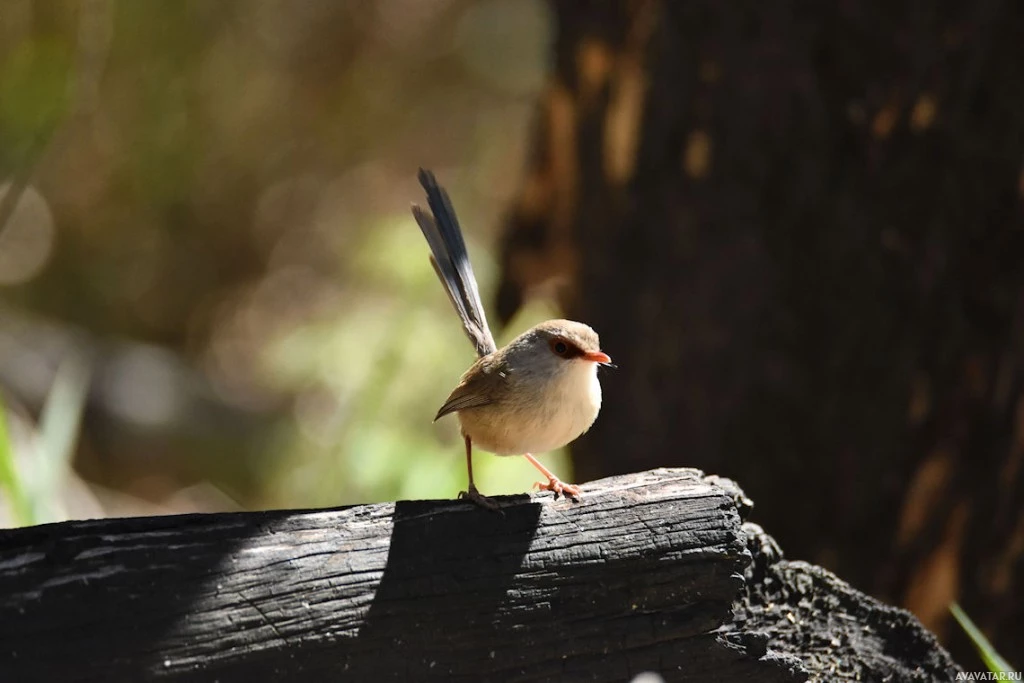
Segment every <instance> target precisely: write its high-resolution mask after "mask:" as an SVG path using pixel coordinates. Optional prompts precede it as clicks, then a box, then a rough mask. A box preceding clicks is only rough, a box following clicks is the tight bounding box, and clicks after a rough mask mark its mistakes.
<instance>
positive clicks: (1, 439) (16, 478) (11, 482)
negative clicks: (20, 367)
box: [0, 403, 35, 526]
mask: <svg viewBox="0 0 1024 683" xmlns="http://www.w3.org/2000/svg"><path fill="white" fill-rule="evenodd" d="M0 491H3V492H4V493H5V494H6V497H7V499H8V500H9V501H10V506H11V515H12V516H13V519H14V523H15V524H16V525H18V526H28V525H30V524H35V517H34V516H33V509H32V505H30V504H29V500H28V497H27V496H26V495H25V487H24V485H23V483H22V479H21V474H20V472H19V471H18V464H17V462H15V456H14V446H13V445H12V443H11V437H10V433H9V431H8V428H7V409H6V407H4V405H3V403H0Z"/></svg>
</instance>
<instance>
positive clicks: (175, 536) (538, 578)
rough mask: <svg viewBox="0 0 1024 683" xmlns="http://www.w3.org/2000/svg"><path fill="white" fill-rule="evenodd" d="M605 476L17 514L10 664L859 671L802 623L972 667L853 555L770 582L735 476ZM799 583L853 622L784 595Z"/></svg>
mask: <svg viewBox="0 0 1024 683" xmlns="http://www.w3.org/2000/svg"><path fill="white" fill-rule="evenodd" d="M584 492H585V494H586V495H585V497H584V499H583V502H582V503H579V504H572V503H569V502H566V501H555V500H553V499H552V498H551V496H550V494H544V495H542V496H538V497H535V498H530V497H528V496H519V497H510V498H507V499H505V500H504V506H503V509H502V513H501V514H500V515H499V514H495V513H492V512H487V511H483V510H480V509H477V508H475V507H473V506H471V505H469V504H466V503H460V502H455V501H420V502H399V503H396V504H380V505H368V506H360V507H353V508H347V509H340V510H324V511H306V512H295V511H281V512H263V513H237V514H222V515H188V516H173V517H160V518H144V519H115V520H102V521H90V522H68V523H63V524H54V525H45V526H40V527H33V528H27V529H20V530H10V531H3V532H0V672H2V675H0V680H3V681H17V682H19V683H20V682H22V681H103V682H104V683H108V682H117V681H133V682H134V681H141V680H181V681H220V682H221V683H229V682H231V681H247V682H248V681H254V680H274V681H324V680H409V681H419V680H502V681H505V680H508V681H543V680H560V681H574V680H588V681H624V680H629V678H630V677H631V676H633V675H635V674H637V673H639V672H642V671H645V670H654V671H658V672H659V673H661V674H662V675H663V676H664V677H665V678H666V680H668V681H716V680H729V681H737V680H738V681H766V682H768V683H771V682H774V681H801V680H806V679H808V676H810V677H811V680H838V679H835V678H832V677H831V675H832V674H831V673H830V670H832V671H834V669H835V667H836V666H837V665H838V662H839V659H838V658H837V657H832V658H829V657H827V652H826V653H821V652H819V651H818V649H816V647H808V648H807V650H806V651H802V650H801V649H800V647H798V645H799V638H800V637H804V638H805V639H806V641H807V643H809V644H810V645H812V646H813V645H815V644H816V643H818V642H819V641H820V639H822V638H825V639H826V640H828V639H831V638H833V637H842V638H843V639H844V642H847V643H854V644H855V645H856V646H851V647H849V648H846V649H844V650H837V654H841V656H842V659H843V660H844V661H845V663H844V664H843V666H844V667H846V668H845V669H844V671H857V672H858V673H859V674H860V677H859V680H883V679H884V680H896V679H899V680H919V681H947V680H951V678H952V673H953V672H955V670H956V669H955V666H954V665H953V664H952V662H951V661H950V660H949V659H948V656H947V655H945V653H944V652H943V651H942V650H941V648H939V647H938V646H937V645H936V643H935V641H934V639H933V638H932V637H931V636H930V634H928V633H927V632H926V631H924V630H923V629H922V628H921V627H920V625H919V624H917V622H916V621H915V620H914V619H913V618H912V617H910V616H909V615H908V614H906V613H905V612H901V611H899V610H890V611H891V612H893V613H897V614H899V615H901V616H900V619H901V621H900V622H899V624H897V625H896V626H895V627H894V625H893V624H892V623H890V622H888V621H881V622H878V623H873V622H870V621H867V620H865V619H863V618H862V617H863V616H864V614H865V612H864V611H863V610H864V609H868V608H870V609H875V608H872V607H871V606H875V607H876V608H877V609H883V608H881V606H879V605H877V603H875V602H874V601H872V600H871V599H869V598H866V597H865V596H863V595H860V594H858V593H856V592H855V591H852V590H851V589H849V587H847V586H845V585H843V584H842V583H841V582H840V581H839V580H838V579H835V578H834V577H832V578H833V583H832V584H828V583H827V582H826V583H820V585H817V586H809V585H808V584H807V582H806V581H803V580H802V579H800V578H799V577H797V578H796V579H794V580H793V581H792V585H793V587H787V584H786V580H785V579H782V580H780V578H779V577H780V576H783V575H782V574H776V575H773V576H774V578H773V579H772V580H771V581H770V582H769V583H768V585H767V587H766V588H765V587H759V586H758V585H757V583H758V582H763V580H764V577H765V576H766V571H768V569H766V568H769V567H774V566H776V565H778V566H780V567H782V566H784V565H785V563H784V562H780V561H779V558H778V553H777V551H776V550H774V544H773V542H772V541H771V540H770V539H769V538H767V537H766V536H764V534H763V533H761V532H760V531H759V530H756V529H755V530H754V531H751V528H750V526H749V525H747V526H744V525H743V524H742V521H741V517H742V514H743V512H744V511H745V510H746V509H747V507H748V504H749V503H748V501H746V499H745V498H744V496H743V495H742V493H741V492H740V491H739V490H738V489H737V488H736V486H735V485H734V484H732V483H731V482H729V481H728V480H722V479H718V478H715V477H703V476H702V475H701V473H700V472H697V471H694V470H659V471H655V472H648V473H644V474H638V475H629V476H623V477H615V478H611V479H606V480H603V481H599V482H595V483H592V484H589V485H587V486H585V487H584ZM765 549H767V550H765ZM752 559H753V561H752ZM780 571H781V570H780ZM744 573H746V579H745V578H744ZM797 573H799V572H797ZM790 574H792V575H794V576H795V574H793V573H792V572H791V573H790ZM787 576H788V575H787ZM780 591H782V592H785V593H786V594H788V595H791V596H799V595H802V596H805V597H806V598H807V599H808V600H812V599H814V600H818V601H823V602H818V603H814V604H816V605H817V604H820V605H822V606H823V607H827V609H828V615H827V618H828V619H829V620H831V621H832V622H837V623H841V624H846V625H847V626H848V630H849V633H852V634H853V635H852V637H851V636H850V635H849V634H847V635H842V636H839V635H836V634H830V633H827V632H825V631H823V632H822V633H824V635H822V634H821V633H819V634H817V635H815V634H814V633H810V632H809V631H807V630H806V629H807V628H810V627H812V626H813V627H814V628H818V625H817V624H814V623H812V621H811V620H809V619H807V616H808V615H810V614H812V613H813V609H805V610H804V612H802V613H798V614H799V619H798V620H795V621H793V622H792V623H791V622H790V621H789V619H791V618H792V615H791V614H789V613H788V612H787V611H784V610H781V609H776V610H774V611H773V609H772V607H770V606H767V607H766V604H768V603H771V602H774V603H776V604H778V605H780V606H781V605H783V604H786V601H785V600H784V599H783V598H782V597H779V595H778V593H779V592H780ZM814 591H817V592H818V594H817V595H814V594H813V593H814ZM837 591H839V592H838V593H837ZM833 594H843V595H847V596H853V597H852V598H849V599H847V600H846V601H845V602H844V601H837V600H835V599H834V597H833V598H830V597H829V596H830V595H833ZM766 595H767V596H768V597H767V598H765V596H766ZM829 600H831V602H829ZM734 601H735V602H734ZM796 604H797V602H796V601H794V602H793V605H796ZM865 605H866V606H867V607H865ZM853 608H857V609H860V610H861V611H860V612H857V611H855V610H854V609H853ZM794 609H796V608H795V607H794ZM734 610H736V612H735V614H734ZM876 611H877V610H876ZM736 614H739V615H740V616H741V619H740V621H737V620H736V618H735V617H736ZM844 619H845V620H847V621H846V622H844V621H843V620H844ZM779 620H784V621H785V622H786V623H784V624H782V625H781V626H780V625H779V624H777V623H776V622H778V621H779ZM716 629H717V630H716ZM866 630H870V631H871V632H872V633H874V634H875V635H876V637H875V638H874V639H873V640H870V641H868V640H865V639H864V638H863V637H862V636H861V637H859V639H858V635H857V634H863V633H864V632H865V631H866ZM765 634H773V635H771V637H769V636H768V635H765ZM851 638H852V639H851ZM776 640H777V645H778V647H777V645H776ZM906 642H913V643H918V644H921V643H923V644H924V645H923V646H922V647H919V648H917V649H916V650H915V651H913V652H906V653H904V652H903V651H902V649H901V643H906ZM872 658H874V659H872ZM869 662H873V664H870V665H869V664H868V663H869ZM907 671H909V672H916V673H915V674H914V677H911V678H901V677H900V675H899V674H900V673H901V672H907ZM894 672H895V673H894ZM893 675H896V679H893V678H892V676H893ZM849 680H855V679H854V678H852V677H851V678H849Z"/></svg>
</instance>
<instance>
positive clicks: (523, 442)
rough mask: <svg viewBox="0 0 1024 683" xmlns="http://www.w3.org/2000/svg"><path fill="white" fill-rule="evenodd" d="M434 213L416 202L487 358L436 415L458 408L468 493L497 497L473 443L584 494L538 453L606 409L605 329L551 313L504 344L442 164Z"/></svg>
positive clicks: (429, 186)
mask: <svg viewBox="0 0 1024 683" xmlns="http://www.w3.org/2000/svg"><path fill="white" fill-rule="evenodd" d="M419 180H420V184H421V185H422V186H423V189H424V190H426V193H427V204H428V205H429V206H430V213H428V212H426V211H424V210H423V209H421V208H420V207H419V206H417V205H416V204H413V206H412V213H413V216H415V217H416V222H417V223H419V226H420V230H422V231H423V236H424V237H426V239H427V244H429V245H430V251H431V252H432V255H431V257H430V262H431V264H432V265H433V266H434V271H435V272H436V273H437V277H438V279H440V280H441V284H442V285H444V289H445V291H446V292H447V293H448V298H449V299H450V300H451V302H452V306H454V307H455V312H456V313H458V314H459V318H460V319H461V320H462V327H463V329H464V330H465V332H466V336H468V337H469V340H470V342H472V343H473V346H474V347H475V348H476V352H477V355H478V356H479V358H478V359H477V361H476V362H475V363H473V365H472V366H470V368H469V370H466V372H465V373H464V374H463V375H462V378H461V379H460V380H459V384H458V386H456V387H455V389H453V390H452V392H451V394H450V395H449V396H448V399H447V400H446V401H445V402H444V404H443V405H442V406H441V408H440V409H439V410H438V411H437V415H436V416H435V417H434V420H435V421H436V420H438V419H440V418H442V417H444V416H445V415H447V414H449V413H456V414H457V415H458V418H459V423H460V425H461V426H462V436H463V439H464V440H465V442H466V468H467V469H468V471H469V487H468V489H467V490H466V491H463V492H462V493H460V494H459V497H460V498H466V499H469V500H471V501H473V502H475V503H477V504H478V505H481V506H482V507H486V508H491V509H494V508H496V505H495V504H494V502H493V501H491V500H490V499H489V498H487V497H486V496H484V495H482V494H481V493H480V492H479V491H478V490H477V488H476V485H475V484H474V483H473V444H474V443H475V444H476V445H477V446H478V447H479V448H481V449H483V450H485V451H490V452H492V453H495V454H497V455H523V456H524V457H525V458H526V459H527V460H529V461H530V463H531V464H532V465H533V466H534V467H536V468H537V469H538V470H540V471H541V473H542V474H543V475H544V476H545V477H546V478H547V482H546V483H542V482H538V483H537V484H536V486H538V487H539V488H541V489H544V490H548V491H553V492H554V494H555V496H556V497H557V496H559V495H564V496H566V497H572V498H573V499H576V500H578V499H579V497H580V490H579V487H577V486H574V485H572V484H566V483H563V482H562V481H560V480H559V479H558V477H556V476H555V475H554V474H553V473H552V472H551V471H550V470H549V469H548V468H546V467H544V465H542V464H541V463H540V462H539V461H538V460H537V459H536V458H535V457H533V455H532V453H543V452H545V451H551V450H555V449H557V448H561V447H562V446H564V445H566V444H567V443H569V442H571V441H573V440H574V439H576V437H578V436H579V435H580V434H582V433H584V432H585V431H587V430H588V429H590V426H591V425H592V424H593V423H594V420H595V419H597V413H598V411H600V410H601V383H600V382H599V381H598V379H597V367H598V366H599V365H605V366H609V367H615V366H614V365H612V359H611V358H609V357H608V354H606V353H604V352H603V351H601V346H600V342H599V340H598V336H597V333H596V332H594V330H593V329H591V328H590V327H589V326H587V325H584V324H583V323H578V322H573V321H571V320H548V321H547V322H543V323H540V324H539V325H536V326H534V327H532V328H530V329H529V330H527V331H526V332H524V333H522V334H521V335H519V336H518V337H516V338H515V339H513V340H512V341H511V342H509V344H508V345H507V346H505V347H504V348H501V349H499V348H498V346H497V345H496V344H495V343H494V337H493V336H492V335H491V330H490V328H489V327H488V326H487V317H486V316H485V315H484V307H483V304H482V303H481V301H480V291H479V288H478V287H477V284H476V276H474V275H473V267H472V266H471V265H470V262H469V254H468V253H467V251H466V243H465V241H464V240H463V238H462V230H461V229H460V228H459V221H458V219H457V218H456V217H455V210H454V209H453V208H452V203H451V200H450V199H449V198H448V193H447V192H445V190H444V188H442V187H441V186H439V185H438V184H437V180H436V179H435V178H434V174H433V173H431V172H430V171H424V170H423V169H420V172H419Z"/></svg>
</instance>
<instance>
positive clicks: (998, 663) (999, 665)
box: [949, 602, 1016, 674]
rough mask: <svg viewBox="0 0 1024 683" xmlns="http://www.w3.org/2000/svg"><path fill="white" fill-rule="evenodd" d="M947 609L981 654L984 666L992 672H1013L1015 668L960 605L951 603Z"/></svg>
mask: <svg viewBox="0 0 1024 683" xmlns="http://www.w3.org/2000/svg"><path fill="white" fill-rule="evenodd" d="M949 611H950V612H952V613H953V617H954V618H955V619H956V620H957V622H959V624H960V627H961V628H963V630H964V632H965V633H967V637H968V638H970V639H971V642H972V643H974V647H975V648H977V650H978V654H979V655H980V656H981V659H982V661H983V662H985V666H987V667H988V670H989V671H991V672H992V673H995V674H997V673H1015V672H1016V670H1015V669H1014V668H1013V667H1011V666H1010V663H1009V662H1008V661H1006V660H1005V659H1003V658H1002V657H1000V656H999V653H998V652H996V649H995V648H994V647H992V643H990V642H988V638H986V637H985V634H984V633H982V632H981V629H979V628H978V627H977V626H975V625H974V622H973V621H971V618H970V617H969V616H967V613H966V612H964V611H963V610H962V609H960V605H958V604H957V603H955V602H954V603H951V604H950V606H949Z"/></svg>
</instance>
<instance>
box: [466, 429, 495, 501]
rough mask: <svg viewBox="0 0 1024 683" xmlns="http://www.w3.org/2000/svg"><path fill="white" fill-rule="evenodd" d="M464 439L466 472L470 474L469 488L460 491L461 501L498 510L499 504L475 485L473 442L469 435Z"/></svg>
mask: <svg viewBox="0 0 1024 683" xmlns="http://www.w3.org/2000/svg"><path fill="white" fill-rule="evenodd" d="M462 437H463V438H464V439H465V440H466V470H467V471H468V472H469V488H468V489H467V490H465V491H459V500H468V501H470V502H472V503H476V504H477V505H479V506H480V507H482V508H486V509H487V510H497V509H498V504H497V503H495V502H494V501H493V500H491V499H490V498H488V497H487V496H485V495H484V494H482V493H480V492H479V491H477V489H476V484H474V483H473V440H472V439H470V438H469V434H463V435H462Z"/></svg>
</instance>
